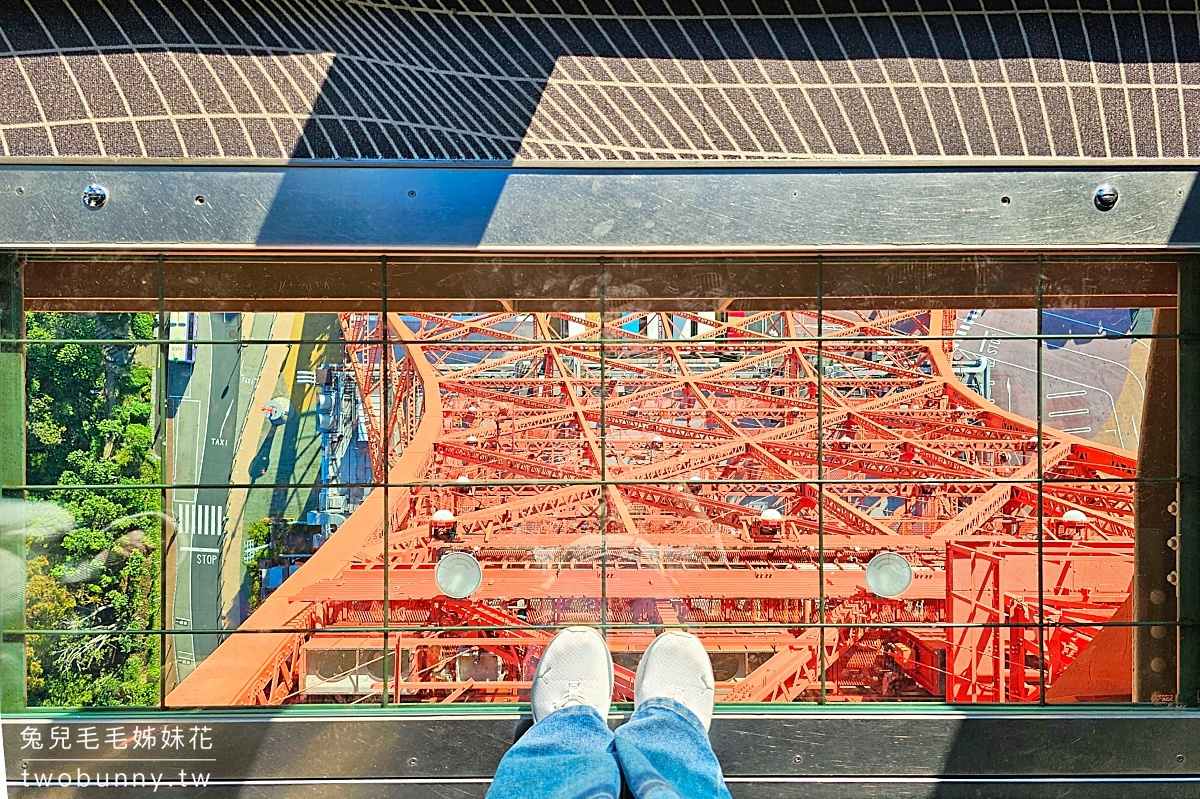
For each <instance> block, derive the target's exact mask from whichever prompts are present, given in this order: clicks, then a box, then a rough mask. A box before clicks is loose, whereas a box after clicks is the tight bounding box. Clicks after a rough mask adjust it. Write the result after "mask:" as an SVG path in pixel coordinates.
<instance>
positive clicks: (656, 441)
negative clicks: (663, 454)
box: [650, 436, 663, 444]
mask: <svg viewBox="0 0 1200 799" xmlns="http://www.w3.org/2000/svg"><path fill="white" fill-rule="evenodd" d="M650 441H651V443H654V444H661V443H663V437H662V436H655V437H654V438H652V439H650Z"/></svg>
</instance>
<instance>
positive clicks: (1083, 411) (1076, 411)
mask: <svg viewBox="0 0 1200 799" xmlns="http://www.w3.org/2000/svg"><path fill="white" fill-rule="evenodd" d="M1091 412H1092V409H1091V408H1071V409H1070V410H1068V411H1050V413H1048V414H1046V415H1047V416H1049V417H1051V418H1053V417H1055V416H1086V415H1087V414H1090V413H1091Z"/></svg>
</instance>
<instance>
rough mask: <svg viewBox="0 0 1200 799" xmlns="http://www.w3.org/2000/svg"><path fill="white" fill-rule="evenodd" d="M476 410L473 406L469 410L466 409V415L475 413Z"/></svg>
mask: <svg viewBox="0 0 1200 799" xmlns="http://www.w3.org/2000/svg"><path fill="white" fill-rule="evenodd" d="M478 410H479V409H478V408H476V407H475V406H474V405H472V406H471V407H470V408H467V413H475V412H476V411H478Z"/></svg>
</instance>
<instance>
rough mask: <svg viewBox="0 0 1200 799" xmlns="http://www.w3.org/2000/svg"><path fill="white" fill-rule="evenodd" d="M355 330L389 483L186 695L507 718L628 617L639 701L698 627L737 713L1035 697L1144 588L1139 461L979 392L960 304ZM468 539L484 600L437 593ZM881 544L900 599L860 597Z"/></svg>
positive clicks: (184, 687) (621, 655)
mask: <svg viewBox="0 0 1200 799" xmlns="http://www.w3.org/2000/svg"><path fill="white" fill-rule="evenodd" d="M342 324H343V328H344V330H343V332H344V334H345V338H346V340H347V341H351V342H363V343H355V344H349V345H347V350H348V353H349V358H348V360H349V364H350V366H351V367H352V368H353V369H354V371H355V374H356V376H357V383H358V386H359V391H360V396H361V399H362V402H361V406H362V411H363V413H364V414H365V415H366V419H367V424H368V427H369V431H370V436H371V444H372V453H373V457H374V465H375V475H376V478H377V479H382V478H384V477H386V478H387V480H388V483H389V486H388V488H387V489H386V490H385V489H383V488H376V489H374V491H373V492H372V493H371V494H370V495H369V497H368V498H367V500H366V502H365V504H363V505H362V506H361V507H360V508H359V509H358V510H357V511H356V512H355V513H354V514H353V516H352V517H351V518H350V519H349V520H348V521H347V522H346V523H345V524H344V525H343V526H342V528H341V529H340V530H338V531H337V532H336V533H335V534H334V535H333V536H332V537H331V538H330V540H329V541H328V542H327V543H325V545H324V546H322V547H321V548H320V549H319V550H318V551H317V552H316V554H315V555H314V556H313V557H312V559H311V560H309V561H308V562H307V563H306V564H305V565H304V566H303V567H302V568H301V569H300V570H299V571H298V572H297V573H296V574H295V575H293V576H292V577H291V578H290V579H289V580H288V581H287V582H286V583H285V584H284V585H283V587H282V588H280V589H279V590H278V591H277V592H275V593H274V594H273V595H271V596H270V597H269V598H268V599H267V600H266V601H265V602H264V603H263V605H262V606H261V607H260V608H259V609H258V610H257V611H256V612H255V613H254V614H253V615H252V616H251V617H250V619H249V620H248V621H247V622H246V623H245V624H244V625H243V626H242V628H241V631H240V632H239V633H236V634H233V635H231V636H230V637H229V638H228V639H227V640H226V641H225V642H224V643H223V644H222V645H221V646H220V647H218V648H217V650H216V651H215V652H214V653H213V654H212V655H211V656H210V657H209V658H208V659H207V660H206V661H205V662H204V663H202V664H201V665H200V666H199V667H198V668H197V669H196V670H195V671H194V672H193V673H192V674H191V675H190V676H189V677H187V679H185V680H184V681H183V682H182V683H181V684H180V685H179V686H178V687H177V688H176V689H175V690H174V691H173V692H172V693H171V694H170V695H169V698H168V703H169V704H171V705H174V706H196V705H208V706H212V705H253V704H280V703H287V702H296V701H341V702H353V701H357V700H361V699H366V698H370V697H373V698H375V699H378V697H379V696H380V695H381V694H386V696H387V697H388V700H389V701H396V702H406V701H424V702H428V701H442V702H447V701H453V700H459V699H461V700H500V701H512V700H516V699H520V698H524V697H527V696H528V687H529V679H530V677H531V675H532V671H533V668H534V666H535V665H536V661H537V658H538V656H539V653H540V651H541V648H542V647H543V645H544V644H545V642H546V641H548V640H549V637H550V635H551V634H552V633H551V631H549V630H547V629H544V627H545V626H553V625H562V624H576V623H591V624H601V623H603V624H605V625H607V628H606V629H607V637H608V640H609V643H610V646H611V648H612V650H613V652H614V657H615V659H616V662H617V664H618V668H617V672H618V677H617V687H616V691H615V695H616V696H615V698H617V699H629V698H631V692H632V675H633V669H634V668H635V667H636V662H637V657H638V653H640V652H641V651H642V650H644V649H645V647H646V646H647V645H648V644H649V642H650V640H651V639H652V637H653V636H654V635H655V632H656V630H658V629H661V628H663V627H673V626H677V625H683V626H691V627H693V628H694V629H695V630H696V631H697V633H698V634H699V635H700V637H701V638H702V640H703V641H704V643H705V645H706V647H708V649H709V651H710V653H711V654H712V657H713V663H714V669H715V671H716V673H717V680H718V699H719V700H722V701H744V702H759V701H790V700H796V699H803V698H812V697H815V696H817V695H818V692H819V691H820V690H821V686H822V684H824V690H825V695H826V698H828V699H844V700H855V699H867V698H878V697H906V696H911V697H921V696H924V697H928V696H933V697H938V698H942V697H944V698H946V699H948V700H951V701H964V702H981V701H988V702H991V701H1033V700H1037V699H1038V698H1039V697H1040V696H1041V695H1042V691H1043V690H1046V691H1047V692H1048V695H1052V693H1053V690H1054V685H1055V683H1056V681H1057V680H1058V679H1059V677H1060V676H1061V675H1063V674H1064V673H1066V672H1067V670H1068V669H1069V667H1070V665H1071V663H1072V662H1074V661H1075V659H1076V656H1077V655H1078V654H1079V652H1080V651H1081V650H1082V649H1083V648H1084V647H1086V646H1087V645H1088V643H1089V642H1090V641H1091V639H1092V638H1093V637H1095V636H1096V635H1097V634H1098V633H1099V631H1100V630H1101V628H1100V627H1099V626H1098V625H1100V624H1101V623H1102V622H1104V621H1106V620H1109V619H1111V618H1113V616H1114V614H1115V613H1116V612H1117V611H1118V608H1120V606H1121V605H1122V604H1123V603H1125V601H1126V600H1127V598H1128V597H1129V594H1130V590H1131V581H1132V575H1133V536H1134V527H1133V490H1132V487H1131V484H1129V483H1119V482H1112V481H1113V480H1120V479H1131V478H1133V477H1134V476H1135V471H1136V462H1135V459H1134V457H1133V455H1132V454H1131V453H1129V452H1126V451H1123V450H1119V449H1115V448H1111V447H1106V446H1102V445H1099V444H1094V443H1091V442H1088V441H1085V440H1082V439H1080V438H1077V437H1074V436H1071V435H1068V434H1064V433H1061V432H1058V431H1055V430H1052V429H1048V428H1046V429H1043V431H1042V437H1041V438H1040V440H1039V438H1038V435H1037V429H1036V426H1035V425H1034V424H1031V423H1030V422H1029V421H1028V420H1026V419H1023V418H1021V417H1018V416H1015V415H1013V414H1011V413H1007V412H1005V411H1002V410H1001V409H999V408H998V407H997V406H995V405H993V404H991V403H990V402H988V401H986V400H984V399H983V398H982V397H980V396H979V395H977V394H976V393H974V392H972V391H971V390H969V389H967V388H966V387H965V386H964V385H963V384H962V383H960V382H959V380H958V379H957V378H956V377H955V374H954V371H953V369H952V361H953V342H952V341H950V340H947V339H945V338H941V337H945V336H947V335H949V334H951V333H952V332H953V330H954V328H955V314H954V312H953V311H912V310H907V311H895V312H890V311H871V312H855V313H851V312H832V313H830V312H827V313H824V314H821V315H818V314H817V313H815V312H805V311H789V312H763V313H752V314H746V315H743V316H736V315H734V314H728V315H717V314H691V313H683V312H672V313H645V312H639V313H629V314H617V315H615V318H610V319H609V320H608V322H607V323H605V324H603V325H602V324H601V322H600V320H599V317H598V316H596V315H586V314H569V313H557V314H529V313H500V314H486V315H435V314H419V313H412V314H405V315H403V316H401V315H398V314H392V315H390V316H388V317H387V318H386V319H383V318H381V317H379V316H377V315H371V314H350V315H346V316H344V317H343V319H342ZM818 334H819V338H820V342H819V343H818V340H817V339H818ZM923 337H929V338H923ZM601 340H603V341H604V342H605V343H604V344H603V345H602V344H601V343H600V342H601ZM1039 472H1041V473H1042V474H1044V475H1045V477H1046V479H1047V481H1048V482H1044V483H1042V484H1041V487H1040V488H1039V483H1038V479H1037V478H1038V475H1039ZM818 479H821V480H823V481H824V482H823V483H818V482H817V481H818ZM1065 479H1069V480H1070V482H1057V481H1060V480H1065ZM768 508H769V509H773V510H775V511H777V514H778V516H779V519H778V521H777V522H772V521H766V522H764V521H763V520H762V518H761V517H762V512H763V510H765V509H768ZM438 510H442V511H450V512H451V513H452V514H453V516H454V522H453V525H454V536H453V539H452V540H446V539H448V538H449V536H446V535H443V534H441V533H440V532H439V533H438V535H437V536H435V534H434V533H435V531H434V530H433V529H432V527H431V521H432V518H433V515H434V513H435V512H436V511H438ZM1071 511H1075V512H1076V513H1070V512H1071ZM385 518H386V519H387V525H386V531H385V529H384V527H385V525H384V519H385ZM1039 531H1040V532H1041V534H1042V547H1041V548H1042V551H1043V554H1044V557H1043V558H1042V561H1041V567H1040V569H1039V544H1038V538H1039ZM385 532H386V535H385ZM821 547H823V548H824V552H825V557H824V563H823V564H822V563H821V562H820V560H821V559H820V557H819V552H820V551H821V550H820V548H821ZM447 549H461V550H467V551H469V552H471V553H472V554H473V555H474V556H475V557H476V558H477V560H478V561H479V562H480V563H481V564H482V566H483V581H482V585H481V586H480V588H479V590H477V591H476V592H475V593H474V594H472V595H471V596H470V597H469V598H468V599H465V600H455V599H450V598H448V597H446V596H444V595H442V594H441V592H440V591H439V589H438V586H437V583H436V582H435V579H434V567H435V565H436V562H437V560H438V558H439V557H440V555H441V554H443V552H444V551H445V550H447ZM385 550H386V552H385ZM884 550H890V551H894V552H898V553H901V554H902V555H903V556H904V557H905V558H907V559H908V560H909V562H910V563H911V564H912V566H913V571H914V580H913V582H912V585H911V587H910V588H909V589H908V590H907V591H906V592H905V593H904V594H903V595H902V596H901V597H900V598H898V599H883V598H880V597H877V596H875V595H874V594H872V593H870V592H869V591H868V590H867V587H866V582H865V571H864V564H865V563H866V562H867V561H868V560H869V559H870V558H871V557H872V556H873V555H874V554H876V553H878V552H880V551H884ZM1039 574H1040V576H1041V580H1040V584H1039ZM822 605H823V607H824V612H823V613H822ZM385 609H386V610H385ZM385 616H386V625H387V626H389V627H390V628H395V629H392V630H390V631H389V633H388V635H387V639H386V642H385V639H384V636H383V634H382V633H380V632H378V631H376V630H374V629H373V628H378V627H381V626H383V625H385ZM822 617H823V619H822ZM822 620H823V621H824V622H825V623H826V625H827V626H825V627H824V628H822V627H820V626H818V625H819V624H820V622H821V621H822ZM1039 620H1044V621H1046V622H1049V623H1051V624H1052V625H1054V626H1052V627H1049V628H1047V629H1046V633H1045V640H1044V641H1042V642H1039V635H1038V630H1037V628H1036V627H1033V626H1029V625H1033V624H1036V623H1037V622H1038V621H1039ZM939 622H948V623H951V624H950V626H947V625H944V624H943V625H941V626H938V625H936V623H939ZM828 625H837V626H828ZM970 625H978V626H970ZM385 668H386V672H387V674H388V675H390V676H389V678H388V681H387V683H386V685H385V682H384V680H385V677H384V673H385ZM822 676H824V678H825V679H824V680H822ZM1078 682H1079V680H1078V679H1076V680H1075V683H1078Z"/></svg>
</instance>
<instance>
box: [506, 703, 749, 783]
mask: <svg viewBox="0 0 1200 799" xmlns="http://www.w3.org/2000/svg"><path fill="white" fill-rule="evenodd" d="M618 764H619V765H618ZM622 774H624V776H625V783H626V784H627V785H628V786H629V790H630V791H631V792H632V793H633V795H634V796H635V797H636V799H701V798H702V797H703V798H704V799H708V797H712V799H730V797H729V791H728V789H726V787H725V779H724V777H722V776H721V764H719V763H718V762H717V756H716V755H715V754H713V750H712V744H710V743H709V741H708V732H706V731H705V729H704V725H702V724H701V723H700V719H698V718H696V715H695V714H694V713H692V711H690V710H688V709H687V708H686V707H684V706H683V705H681V704H680V703H678V702H676V701H674V700H673V699H647V700H646V701H645V702H643V703H642V706H641V707H639V708H638V709H637V710H636V711H635V712H634V714H633V715H632V716H630V717H629V721H627V722H626V723H625V724H622V725H621V726H620V727H618V728H617V731H616V732H615V733H614V732H613V731H611V730H610V729H609V728H608V724H607V723H606V722H605V720H604V719H602V718H601V717H600V714H598V713H597V712H596V711H595V710H593V709H592V708H590V707H587V706H586V705H571V706H570V707H564V708H563V709H562V710H556V711H554V712H553V713H551V714H550V715H548V716H546V717H545V718H544V719H542V720H541V721H539V722H537V723H536V724H534V725H533V726H532V727H530V728H529V730H528V731H527V732H526V733H525V735H523V736H522V737H521V740H519V741H517V742H516V743H515V744H513V746H512V748H511V749H509V750H508V752H507V753H506V754H505V755H504V758H503V759H502V760H501V761H500V766H499V767H498V768H497V769H496V777H495V779H494V780H492V787H491V790H489V791H488V794H487V796H488V799H517V797H537V799H618V797H619V796H620V795H621V775H622Z"/></svg>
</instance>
